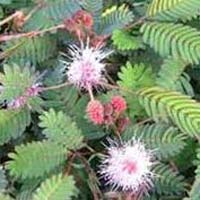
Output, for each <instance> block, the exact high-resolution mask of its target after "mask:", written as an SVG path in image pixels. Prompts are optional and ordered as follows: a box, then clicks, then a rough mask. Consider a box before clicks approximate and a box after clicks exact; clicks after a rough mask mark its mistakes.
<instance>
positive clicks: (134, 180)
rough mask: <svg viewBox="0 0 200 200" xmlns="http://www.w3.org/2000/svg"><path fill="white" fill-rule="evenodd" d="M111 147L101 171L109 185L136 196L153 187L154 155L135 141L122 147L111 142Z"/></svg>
mask: <svg viewBox="0 0 200 200" xmlns="http://www.w3.org/2000/svg"><path fill="white" fill-rule="evenodd" d="M110 145H111V146H110V147H108V155H107V156H106V157H105V159H104V160H103V162H102V165H101V169H100V174H101V175H102V176H103V177H104V179H105V181H107V184H110V185H112V186H113V188H116V189H118V188H120V189H122V190H124V191H131V192H133V193H134V194H139V193H140V194H141V192H144V191H145V192H146V191H147V190H148V189H149V188H150V187H152V178H153V173H152V172H151V166H152V164H153V163H152V161H151V160H152V153H151V152H150V151H147V150H146V149H145V147H144V145H143V144H142V143H140V142H139V141H137V140H135V139H132V140H131V141H129V142H127V143H123V144H121V145H119V144H118V143H117V142H114V141H111V142H110Z"/></svg>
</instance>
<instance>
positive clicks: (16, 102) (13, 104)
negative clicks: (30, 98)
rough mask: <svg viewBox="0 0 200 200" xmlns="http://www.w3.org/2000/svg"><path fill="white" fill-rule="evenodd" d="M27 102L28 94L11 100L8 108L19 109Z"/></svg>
mask: <svg viewBox="0 0 200 200" xmlns="http://www.w3.org/2000/svg"><path fill="white" fill-rule="evenodd" d="M26 102H27V97H26V96H20V97H18V98H16V99H14V100H13V101H11V102H10V103H8V108H10V109H18V108H21V107H23V106H24V105H25V104H26Z"/></svg>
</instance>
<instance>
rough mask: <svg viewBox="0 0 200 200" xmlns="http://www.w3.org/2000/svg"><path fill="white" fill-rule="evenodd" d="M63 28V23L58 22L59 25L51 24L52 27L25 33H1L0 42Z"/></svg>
mask: <svg viewBox="0 0 200 200" xmlns="http://www.w3.org/2000/svg"><path fill="white" fill-rule="evenodd" d="M64 28H65V25H64V24H60V25H57V26H53V27H50V28H47V29H44V30H41V31H30V32H27V33H19V34H13V35H2V36H0V42H3V41H9V40H13V39H18V38H21V37H34V36H37V35H43V34H45V33H47V32H52V31H56V30H58V29H64Z"/></svg>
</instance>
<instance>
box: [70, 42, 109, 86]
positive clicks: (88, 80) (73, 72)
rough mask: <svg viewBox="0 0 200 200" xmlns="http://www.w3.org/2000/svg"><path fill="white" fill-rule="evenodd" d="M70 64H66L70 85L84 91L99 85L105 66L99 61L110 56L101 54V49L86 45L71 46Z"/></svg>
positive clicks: (106, 53)
mask: <svg viewBox="0 0 200 200" xmlns="http://www.w3.org/2000/svg"><path fill="white" fill-rule="evenodd" d="M70 54H71V60H72V62H71V63H67V64H68V71H67V76H68V80H69V82H70V83H72V84H74V85H76V86H77V87H80V88H84V89H86V90H89V89H91V88H92V87H97V86H98V85H101V82H102V80H103V79H104V78H103V72H104V71H105V64H103V63H102V62H101V61H102V60H103V59H104V58H105V57H106V56H108V55H109V54H110V52H103V51H102V50H101V47H98V48H93V47H89V44H87V45H86V46H85V47H84V46H83V45H81V47H80V48H79V47H78V46H75V45H74V46H71V49H70Z"/></svg>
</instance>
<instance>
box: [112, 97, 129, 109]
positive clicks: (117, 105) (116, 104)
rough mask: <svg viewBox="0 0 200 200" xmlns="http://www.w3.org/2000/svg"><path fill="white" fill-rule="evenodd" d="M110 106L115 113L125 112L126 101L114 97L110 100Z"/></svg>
mask: <svg viewBox="0 0 200 200" xmlns="http://www.w3.org/2000/svg"><path fill="white" fill-rule="evenodd" d="M111 104H112V106H113V108H114V110H115V111H116V112H119V113H120V112H123V111H125V110H126V108H127V105H126V101H125V99H124V98H123V97H121V96H114V97H113V98H112V100H111Z"/></svg>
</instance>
